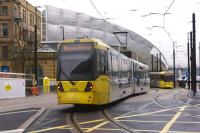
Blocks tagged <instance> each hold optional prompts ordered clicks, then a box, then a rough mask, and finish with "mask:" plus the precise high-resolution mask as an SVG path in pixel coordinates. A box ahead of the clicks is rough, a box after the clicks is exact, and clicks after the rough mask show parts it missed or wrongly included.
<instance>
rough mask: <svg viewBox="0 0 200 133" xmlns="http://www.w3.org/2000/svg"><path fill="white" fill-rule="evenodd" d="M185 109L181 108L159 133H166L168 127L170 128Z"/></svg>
mask: <svg viewBox="0 0 200 133" xmlns="http://www.w3.org/2000/svg"><path fill="white" fill-rule="evenodd" d="M185 108H186V106H183V107H181V109H180V110H179V112H177V113H176V114H175V116H174V117H173V118H172V119H171V120H170V121H169V122H168V123H167V124H166V125H165V127H164V128H163V129H162V130H161V131H160V133H167V132H168V131H169V129H170V127H171V126H172V124H173V123H174V122H175V121H176V120H177V119H178V117H179V116H180V115H181V114H182V113H183V112H182V111H184V110H185Z"/></svg>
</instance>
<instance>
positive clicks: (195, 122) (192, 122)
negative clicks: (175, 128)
mask: <svg viewBox="0 0 200 133" xmlns="http://www.w3.org/2000/svg"><path fill="white" fill-rule="evenodd" d="M116 121H124V122H138V123H139V122H140V123H160V122H168V121H142V120H116ZM176 123H180V124H198V123H200V122H199V121H176Z"/></svg>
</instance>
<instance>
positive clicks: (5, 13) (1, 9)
mask: <svg viewBox="0 0 200 133" xmlns="http://www.w3.org/2000/svg"><path fill="white" fill-rule="evenodd" d="M0 16H8V7H7V6H1V7H0Z"/></svg>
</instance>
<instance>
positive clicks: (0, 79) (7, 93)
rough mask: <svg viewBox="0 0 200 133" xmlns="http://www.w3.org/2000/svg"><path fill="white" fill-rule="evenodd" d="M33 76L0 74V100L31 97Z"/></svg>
mask: <svg viewBox="0 0 200 133" xmlns="http://www.w3.org/2000/svg"><path fill="white" fill-rule="evenodd" d="M34 79H35V78H34V74H22V73H8V72H0V99H4V98H16V97H25V96H27V95H32V93H31V87H33V81H34Z"/></svg>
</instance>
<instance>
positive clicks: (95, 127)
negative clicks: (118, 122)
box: [85, 121, 109, 133]
mask: <svg viewBox="0 0 200 133" xmlns="http://www.w3.org/2000/svg"><path fill="white" fill-rule="evenodd" d="M107 123H109V121H106V122H103V123H101V124H99V125H96V126H94V127H92V128H89V129H88V130H86V131H85V132H86V133H89V132H92V131H94V130H96V129H97V128H99V127H101V126H103V125H105V124H107Z"/></svg>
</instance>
